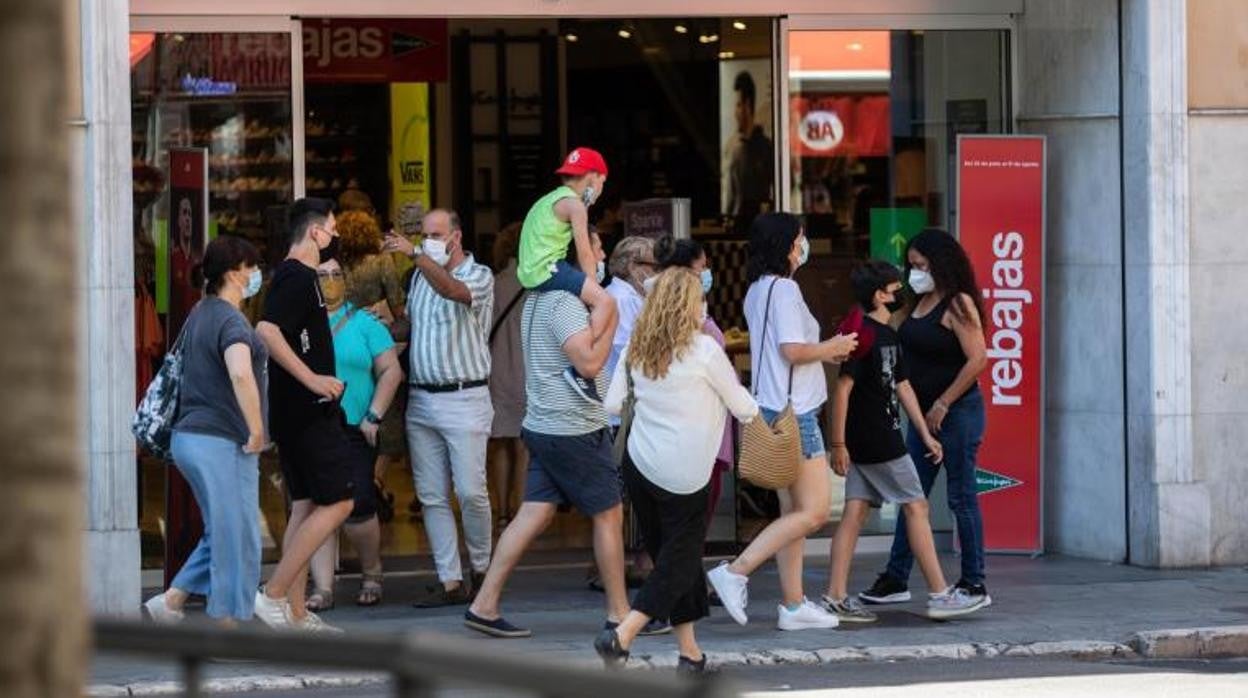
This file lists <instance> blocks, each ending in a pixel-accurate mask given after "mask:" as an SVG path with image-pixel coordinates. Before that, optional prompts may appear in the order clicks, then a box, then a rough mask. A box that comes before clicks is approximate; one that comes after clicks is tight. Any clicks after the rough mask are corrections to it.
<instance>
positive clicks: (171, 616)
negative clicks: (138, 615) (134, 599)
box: [143, 594, 186, 625]
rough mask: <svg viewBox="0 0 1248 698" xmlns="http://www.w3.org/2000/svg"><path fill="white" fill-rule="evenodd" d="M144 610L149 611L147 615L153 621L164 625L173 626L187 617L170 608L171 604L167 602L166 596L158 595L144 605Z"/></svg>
mask: <svg viewBox="0 0 1248 698" xmlns="http://www.w3.org/2000/svg"><path fill="white" fill-rule="evenodd" d="M143 608H146V609H147V615H149V616H151V617H152V620H153V621H155V622H157V623H161V624H164V625H173V624H175V623H181V622H182V620H183V619H184V618H185V617H186V614H185V613H183V612H182V611H175V610H173V609H172V608H169V604H168V603H166V602H165V595H164V594H157V595H155V596H153V597H152V598H150V599H148V600H147V601H146V602H144V603H143Z"/></svg>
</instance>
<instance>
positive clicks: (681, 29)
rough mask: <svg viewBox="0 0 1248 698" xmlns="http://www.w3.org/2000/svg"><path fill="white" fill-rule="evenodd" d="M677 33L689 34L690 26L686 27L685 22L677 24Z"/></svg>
mask: <svg viewBox="0 0 1248 698" xmlns="http://www.w3.org/2000/svg"><path fill="white" fill-rule="evenodd" d="M676 33H677V34H688V33H689V27H686V26H685V25H683V24H677V25H676Z"/></svg>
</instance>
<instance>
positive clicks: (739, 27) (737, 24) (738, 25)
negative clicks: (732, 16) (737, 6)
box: [732, 19, 745, 32]
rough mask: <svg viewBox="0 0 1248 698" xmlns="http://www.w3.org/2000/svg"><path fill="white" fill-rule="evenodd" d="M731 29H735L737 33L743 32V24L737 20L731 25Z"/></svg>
mask: <svg viewBox="0 0 1248 698" xmlns="http://www.w3.org/2000/svg"><path fill="white" fill-rule="evenodd" d="M732 28H733V29H736V30H737V31H739V32H743V31H745V22H742V21H741V20H739V19H738V20H737V21H735V22H733V23H732Z"/></svg>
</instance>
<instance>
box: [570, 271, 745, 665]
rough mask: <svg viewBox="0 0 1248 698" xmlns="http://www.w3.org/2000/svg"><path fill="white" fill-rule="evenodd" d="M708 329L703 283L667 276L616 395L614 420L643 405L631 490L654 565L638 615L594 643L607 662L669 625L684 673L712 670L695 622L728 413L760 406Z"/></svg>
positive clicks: (610, 396) (636, 415) (610, 400)
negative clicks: (655, 625)
mask: <svg viewBox="0 0 1248 698" xmlns="http://www.w3.org/2000/svg"><path fill="white" fill-rule="evenodd" d="M703 321H704V315H703V312H702V283H701V281H700V280H699V279H698V277H697V276H695V275H693V274H690V273H689V272H688V271H686V270H684V269H669V270H668V271H665V272H663V273H662V274H660V275H659V276H658V280H657V281H656V282H655V284H654V288H653V290H652V291H651V293H650V295H649V297H648V298H647V299H646V304H645V306H644V307H643V308H642V311H641V315H640V316H639V317H638V318H637V324H636V325H635V326H634V328H633V335H632V337H631V338H630V340H629V343H628V347H626V348H625V350H624V353H623V354H622V355H621V356H620V364H619V367H618V368H617V370H616V372H615V376H614V377H613V378H612V380H611V387H610V389H609V390H608V391H607V397H606V401H605V403H604V404H605V406H606V408H607V411H608V412H609V413H611V414H617V415H618V414H620V412H621V411H622V409H623V405H624V400H625V398H626V396H627V395H628V393H629V392H632V394H633V398H634V400H635V403H634V407H633V422H632V429H631V430H630V432H629V434H628V448H627V456H626V457H625V458H624V463H623V469H624V483H625V486H626V487H627V488H628V495H629V499H630V501H632V503H633V508H634V511H635V513H636V516H637V521H638V525H639V527H640V528H641V534H642V539H643V540H644V542H645V546H646V549H647V551H648V552H649V553H650V556H651V557H652V558H653V559H654V571H653V572H651V573H650V576H649V577H648V578H647V579H646V582H645V584H643V585H642V587H641V590H640V591H638V592H637V596H636V598H634V599H633V610H632V611H631V612H629V614H628V615H627V616H626V617H625V618H624V620H623V621H622V622H621V623H620V624H619V626H617V627H615V628H608V629H606V630H604V631H603V632H602V634H600V635H599V636H598V638H597V640H596V641H595V642H594V648H595V649H596V650H597V651H598V654H599V655H600V656H601V657H602V658H603V661H605V662H607V663H608V664H615V663H618V662H620V661H622V660H624V659H627V657H628V650H629V647H630V646H631V645H632V643H633V640H634V639H636V637H637V636H638V635H639V634H640V633H641V632H642V630H643V629H644V628H645V627H646V625H647V623H649V622H650V621H651V620H652V619H670V621H671V624H672V628H673V632H674V633H675V635H676V642H677V643H678V645H679V648H680V658H679V661H678V663H677V671H678V672H680V673H702V672H703V671H705V670H706V657H705V655H703V654H702V650H701V649H700V648H699V647H698V643H697V639H696V638H695V637H694V632H693V623H694V621H697V620H699V619H701V618H705V617H706V616H707V613H708V609H709V604H708V602H707V593H706V578H705V575H703V573H702V543H703V540H704V539H705V538H706V508H707V502H708V499H709V497H708V494H709V491H710V480H711V471H712V468H713V466H714V462H715V454H716V452H717V451H718V450H719V444H720V438H721V437H722V435H723V433H724V423H725V421H726V419H727V416H728V414H727V413H728V412H729V411H731V412H732V414H733V415H734V416H735V417H736V418H737V419H739V420H742V421H749V420H751V419H753V418H754V417H755V416H757V415H758V404H757V403H755V402H754V399H753V398H752V397H750V393H749V391H748V390H746V389H745V388H744V387H742V385H741V384H740V382H739V381H738V380H737V374H736V371H734V370H733V368H732V364H731V363H730V362H729V361H728V356H727V355H726V354H725V353H724V350H723V349H722V348H720V346H719V344H717V343H716V342H715V340H714V339H712V338H711V337H709V336H707V335H706V334H705V333H704V332H703V331H702V324H703Z"/></svg>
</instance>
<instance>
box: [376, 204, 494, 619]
mask: <svg viewBox="0 0 1248 698" xmlns="http://www.w3.org/2000/svg"><path fill="white" fill-rule="evenodd" d="M421 233H422V234H423V236H424V239H423V240H422V241H421V246H420V247H419V248H417V247H415V246H414V245H412V243H411V242H410V241H408V239H407V238H405V237H402V236H400V235H397V234H394V233H393V232H392V233H391V234H390V235H388V236H387V237H386V244H385V247H384V249H385V250H386V251H388V252H402V253H403V254H406V255H407V256H408V257H411V258H412V259H413V261H414V262H415V264H416V271H415V273H414V274H413V275H412V285H411V288H410V289H409V290H408V294H407V315H408V318H409V319H410V320H411V323H412V338H411V344H410V345H409V347H410V348H409V350H408V351H409V355H410V359H409V364H410V365H409V366H408V380H409V383H410V386H409V392H408V402H407V443H408V448H409V449H411V457H412V474H413V477H414V479H415V482H416V493H417V495H418V496H419V497H420V501H421V504H423V505H424V517H425V530H426V531H427V533H428V535H429V544H430V547H432V548H433V559H434V563H435V565H436V566H437V572H438V583H436V584H432V585H429V586H428V587H427V588H426V589H425V591H424V593H423V594H422V595H421V596H420V597H419V598H417V599H416V603H415V605H416V607H417V608H433V607H437V606H451V605H459V604H466V603H468V602H469V601H470V600H471V597H472V593H473V591H474V590H475V588H476V587H477V583H478V582H479V580H480V579H481V578H483V577H484V576H485V570H486V569H487V568H489V566H490V550H491V546H492V542H493V541H492V538H491V536H492V534H493V527H492V524H491V520H490V519H491V511H490V494H489V489H488V488H487V487H486V476H485V458H486V447H487V445H488V443H489V440H490V428H491V426H492V425H493V422H494V406H493V403H492V402H491V400H490V390H489V387H488V383H489V377H490V344H489V331H490V323H491V321H492V319H493V315H494V273H493V272H492V271H490V268H489V267H487V266H485V265H483V264H478V263H477V261H476V260H475V259H473V256H472V255H471V254H470V253H468V252H467V251H466V250H464V233H463V230H462V229H461V226H460V222H459V216H458V215H457V214H456V213H455V212H454V211H447V210H444V209H434V210H432V211H430V212H429V213H427V214H425V217H424V219H423V221H422V222H421ZM452 488H453V489H454V491H455V494H456V496H457V497H458V500H459V509H460V514H461V516H462V518H463V526H464V538H465V542H466V543H467V547H468V556H469V565H470V568H471V569H470V576H469V579H468V580H467V581H465V580H464V571H463V568H462V567H461V563H460V559H459V531H458V530H457V528H456V523H455V513H454V511H452V509H451V501H450V493H451V490H452Z"/></svg>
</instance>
